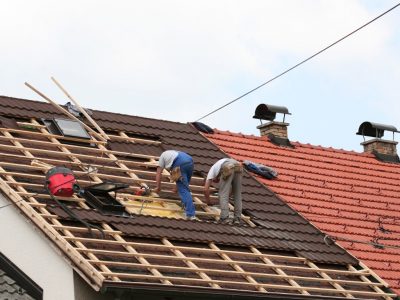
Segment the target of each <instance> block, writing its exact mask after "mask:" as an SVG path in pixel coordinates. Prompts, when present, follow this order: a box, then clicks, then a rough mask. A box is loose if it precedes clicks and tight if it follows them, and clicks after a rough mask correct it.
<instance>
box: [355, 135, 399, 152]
mask: <svg viewBox="0 0 400 300" xmlns="http://www.w3.org/2000/svg"><path fill="white" fill-rule="evenodd" d="M397 144H398V142H395V141H388V140H383V139H372V140H369V141H365V142H362V143H361V145H362V146H364V152H366V153H379V154H385V155H391V156H395V155H397V149H396V146H397Z"/></svg>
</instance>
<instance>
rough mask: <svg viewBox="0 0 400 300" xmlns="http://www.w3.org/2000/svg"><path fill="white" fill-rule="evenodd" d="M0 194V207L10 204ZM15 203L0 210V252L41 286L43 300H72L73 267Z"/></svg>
mask: <svg viewBox="0 0 400 300" xmlns="http://www.w3.org/2000/svg"><path fill="white" fill-rule="evenodd" d="M9 203H10V202H9V200H6V199H5V198H4V196H3V195H2V194H0V206H2V205H6V204H9ZM57 251H58V250H56V249H54V248H53V247H51V246H50V241H49V240H48V239H47V238H46V237H45V236H44V235H43V234H42V233H41V232H39V231H38V230H37V229H34V225H33V224H31V223H30V222H28V220H27V219H26V217H25V216H23V215H22V214H20V213H19V211H18V209H17V208H16V207H15V206H13V205H12V206H8V207H5V208H2V209H0V252H2V253H3V254H4V255H5V256H7V257H8V258H9V259H10V260H11V261H12V262H13V263H14V264H15V265H17V266H18V267H19V268H20V269H21V270H22V271H23V272H25V274H27V275H28V276H29V277H30V278H31V279H32V280H33V281H35V282H36V283H37V284H38V285H39V286H40V287H41V288H42V289H43V299H44V300H73V299H74V278H73V270H72V268H71V266H70V265H68V263H67V262H66V261H65V260H64V258H63V257H61V256H60V254H59V253H57Z"/></svg>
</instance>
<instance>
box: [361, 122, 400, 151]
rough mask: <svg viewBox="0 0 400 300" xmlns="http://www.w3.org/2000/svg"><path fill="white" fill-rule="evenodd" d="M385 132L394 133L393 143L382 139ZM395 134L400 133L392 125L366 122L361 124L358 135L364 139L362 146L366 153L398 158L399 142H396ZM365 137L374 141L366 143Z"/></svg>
mask: <svg viewBox="0 0 400 300" xmlns="http://www.w3.org/2000/svg"><path fill="white" fill-rule="evenodd" d="M385 131H390V132H392V134H393V140H392V141H390V140H384V139H382V137H383V135H384V132H385ZM395 132H399V131H398V130H397V128H396V127H394V126H392V125H385V124H380V123H374V122H368V121H366V122H363V123H361V125H360V127H359V128H358V132H357V133H356V134H357V135H362V136H363V137H364V142H362V143H361V145H362V146H363V147H364V152H365V153H372V154H375V153H378V154H383V155H390V156H397V149H396V146H397V144H398V142H396V141H394V133H395ZM365 136H370V137H373V139H371V140H368V141H365Z"/></svg>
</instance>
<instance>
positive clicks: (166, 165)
mask: <svg viewBox="0 0 400 300" xmlns="http://www.w3.org/2000/svg"><path fill="white" fill-rule="evenodd" d="M164 169H167V170H168V171H170V173H171V181H175V183H176V187H177V189H178V194H179V197H180V198H181V201H182V203H183V205H184V207H185V217H186V219H188V220H194V219H195V214H196V212H195V208H194V204H193V199H192V193H191V192H190V188H189V183H190V179H191V178H192V174H193V159H192V157H191V156H190V155H189V154H187V153H185V152H181V151H175V150H167V151H164V152H163V153H162V154H161V155H160V159H159V161H158V168H157V175H156V190H155V192H156V193H159V192H160V191H161V175H162V171H163V170H164Z"/></svg>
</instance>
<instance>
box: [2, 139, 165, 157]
mask: <svg viewBox="0 0 400 300" xmlns="http://www.w3.org/2000/svg"><path fill="white" fill-rule="evenodd" d="M0 140H3V141H12V140H14V141H18V142H22V143H23V142H25V143H30V144H34V145H41V146H50V147H57V146H59V145H58V144H54V143H52V142H47V141H40V140H32V139H26V138H17V137H4V136H0ZM62 146H63V147H65V148H66V149H69V150H82V149H84V150H85V151H87V152H93V153H96V154H102V153H112V154H114V155H120V156H125V157H134V158H141V159H152V158H158V156H153V155H147V154H137V153H131V152H123V151H114V150H108V149H98V148H92V147H82V146H77V145H69V144H62ZM34 149H35V148H34ZM36 149H37V148H36ZM48 151H50V150H48ZM85 155H88V154H85Z"/></svg>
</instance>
